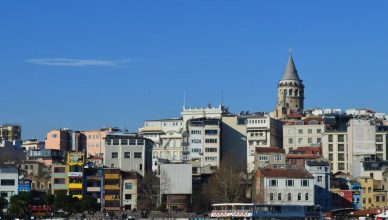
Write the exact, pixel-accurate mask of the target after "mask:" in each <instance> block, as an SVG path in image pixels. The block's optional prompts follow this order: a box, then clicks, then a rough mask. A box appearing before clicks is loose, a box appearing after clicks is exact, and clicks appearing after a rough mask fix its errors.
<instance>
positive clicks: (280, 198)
mask: <svg viewBox="0 0 388 220" xmlns="http://www.w3.org/2000/svg"><path fill="white" fill-rule="evenodd" d="M280 200H282V194H281V193H279V194H278V201H280Z"/></svg>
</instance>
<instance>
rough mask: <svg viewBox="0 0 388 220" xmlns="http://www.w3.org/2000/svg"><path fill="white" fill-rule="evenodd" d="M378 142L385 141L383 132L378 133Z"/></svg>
mask: <svg viewBox="0 0 388 220" xmlns="http://www.w3.org/2000/svg"><path fill="white" fill-rule="evenodd" d="M376 142H383V135H381V134H378V135H376Z"/></svg>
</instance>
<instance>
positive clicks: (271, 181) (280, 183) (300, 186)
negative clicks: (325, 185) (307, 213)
mask: <svg viewBox="0 0 388 220" xmlns="http://www.w3.org/2000/svg"><path fill="white" fill-rule="evenodd" d="M314 200H315V197H314V176H312V175H311V174H310V173H309V172H307V171H306V169H304V168H300V167H292V166H285V167H282V168H275V167H271V166H266V167H264V168H259V169H258V170H257V172H256V178H255V183H254V194H253V201H254V202H256V203H259V204H269V205H302V206H303V205H314Z"/></svg>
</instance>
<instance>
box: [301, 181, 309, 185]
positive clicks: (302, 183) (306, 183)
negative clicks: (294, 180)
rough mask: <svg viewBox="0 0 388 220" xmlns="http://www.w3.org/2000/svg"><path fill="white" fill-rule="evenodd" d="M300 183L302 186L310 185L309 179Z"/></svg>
mask: <svg viewBox="0 0 388 220" xmlns="http://www.w3.org/2000/svg"><path fill="white" fill-rule="evenodd" d="M300 185H301V186H309V180H301V181H300Z"/></svg>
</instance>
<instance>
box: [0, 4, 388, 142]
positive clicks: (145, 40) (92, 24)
mask: <svg viewBox="0 0 388 220" xmlns="http://www.w3.org/2000/svg"><path fill="white" fill-rule="evenodd" d="M387 11H388V2H387V1H217V0H176V1H168V0H165V1H24V2H20V1H2V2H1V3H0V27H1V28H0V79H1V81H0V85H1V90H2V96H1V97H2V98H1V102H0V103H1V104H0V106H1V107H0V123H20V124H21V125H22V126H23V134H22V136H23V138H34V137H37V138H40V139H43V138H44V137H45V134H46V132H47V131H48V130H50V129H54V128H60V127H68V128H72V129H78V130H83V129H96V128H100V127H103V126H118V127H122V128H127V129H129V130H133V131H134V130H137V128H138V127H139V126H141V125H142V122H143V120H146V119H158V118H165V117H176V116H178V115H179V112H180V110H181V106H182V100H183V93H184V92H186V100H187V106H191V107H201V106H206V105H207V104H209V103H212V104H213V105H216V104H219V103H220V100H221V93H223V94H224V102H225V104H226V105H228V106H229V108H230V110H231V111H233V112H240V111H242V110H244V111H246V110H249V111H251V112H252V111H272V110H274V107H275V104H276V86H277V81H278V80H279V79H280V78H281V76H282V73H283V70H284V68H285V65H286V62H287V58H288V50H289V48H290V47H292V48H293V56H294V61H295V64H296V67H297V69H298V72H299V76H300V77H301V78H302V79H303V81H304V84H305V87H306V88H305V96H306V98H305V107H306V108H312V107H325V108H342V109H346V108H362V107H369V108H372V109H375V110H376V111H379V112H388V102H387V101H386V100H387V95H386V94H388V86H386V83H387V80H388V72H387V69H388V13H387Z"/></svg>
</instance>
